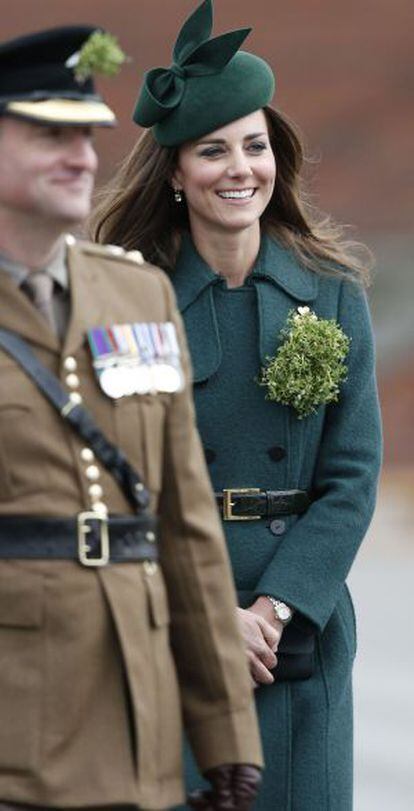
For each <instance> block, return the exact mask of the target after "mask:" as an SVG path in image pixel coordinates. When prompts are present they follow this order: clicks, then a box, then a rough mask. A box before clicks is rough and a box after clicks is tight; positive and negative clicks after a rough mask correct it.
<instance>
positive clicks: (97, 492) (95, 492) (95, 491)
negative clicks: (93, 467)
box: [88, 484, 103, 501]
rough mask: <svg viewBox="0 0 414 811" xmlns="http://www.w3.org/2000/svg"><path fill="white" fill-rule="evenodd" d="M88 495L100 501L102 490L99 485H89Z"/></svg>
mask: <svg viewBox="0 0 414 811" xmlns="http://www.w3.org/2000/svg"><path fill="white" fill-rule="evenodd" d="M88 493H89V495H90V497H91V498H93V499H96V500H98V501H99V499H101V498H102V496H103V489H102V487H101V485H100V484H90V485H89V487H88Z"/></svg>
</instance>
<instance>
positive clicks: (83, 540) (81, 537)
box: [78, 512, 109, 566]
mask: <svg viewBox="0 0 414 811" xmlns="http://www.w3.org/2000/svg"><path fill="white" fill-rule="evenodd" d="M89 521H95V522H98V524H99V544H100V547H101V550H100V551H101V554H100V556H99V557H93V558H90V557H88V554H89V552H90V551H91V547H90V545H89V544H88V543H87V537H88V533H89V532H92V527H91V526H89V523H88V522H89ZM78 558H79V561H80V562H81V563H82V565H83V566H106V565H107V563H109V530H108V518H107V516H106V515H99V513H95V512H83V513H79V514H78Z"/></svg>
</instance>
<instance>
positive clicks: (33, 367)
mask: <svg viewBox="0 0 414 811" xmlns="http://www.w3.org/2000/svg"><path fill="white" fill-rule="evenodd" d="M0 346H1V347H2V348H3V349H4V350H5V351H6V352H7V353H8V354H9V355H10V356H11V357H12V358H13V359H14V360H15V361H17V363H18V364H19V365H20V366H21V367H22V369H23V370H24V371H25V372H26V374H27V375H28V377H30V378H31V379H32V380H33V382H34V383H35V384H36V386H37V387H38V388H39V389H40V391H41V392H42V394H43V395H44V396H45V397H46V399H47V400H49V402H51V403H52V405H53V406H54V407H55V409H56V410H57V411H58V412H59V414H60V415H61V417H62V418H63V419H65V420H66V421H67V422H68V423H69V424H70V425H71V426H72V428H73V429H74V430H75V431H76V432H77V433H78V434H79V435H80V436H81V437H82V439H84V440H85V441H86V442H87V444H88V446H89V447H90V448H92V450H93V451H94V453H95V455H96V457H97V458H98V459H99V461H100V462H102V464H103V465H104V466H105V467H106V469H107V470H108V471H109V472H110V473H111V474H112V476H113V477H114V479H116V481H117V483H118V485H119V486H120V488H121V490H122V491H123V493H124V494H125V496H126V497H127V499H128V501H129V502H130V503H131V504H132V506H133V507H134V510H135V511H136V512H140V511H142V510H144V509H145V508H146V507H148V504H149V493H148V491H147V490H146V488H145V487H144V485H143V483H142V481H141V479H140V477H139V475H138V473H137V472H136V470H134V468H133V467H132V466H131V465H130V464H129V462H128V460H127V459H126V457H125V456H124V454H123V453H122V451H121V450H120V449H119V448H117V447H116V445H113V444H112V442H110V441H109V439H107V438H106V436H105V435H104V434H103V433H102V431H101V430H100V428H98V426H97V425H96V423H95V422H94V419H93V417H92V416H91V414H89V412H88V411H87V410H86V408H83V406H81V405H77V404H75V403H72V401H71V400H70V398H69V395H68V394H67V392H66V391H65V389H64V388H63V386H62V385H61V384H60V381H59V380H58V378H57V377H56V376H55V375H54V374H53V373H52V372H50V371H49V369H47V368H46V366H44V365H43V363H41V362H40V361H39V360H38V358H37V357H36V356H35V355H34V353H33V352H32V350H31V348H30V347H29V345H28V344H27V343H26V342H25V341H24V340H23V338H21V337H20V336H19V335H17V333H15V332H12V331H11V330H7V329H0Z"/></svg>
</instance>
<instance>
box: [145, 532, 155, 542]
mask: <svg viewBox="0 0 414 811" xmlns="http://www.w3.org/2000/svg"><path fill="white" fill-rule="evenodd" d="M145 538H146V540H147V541H149V543H154V541H155V533H154V532H146V533H145Z"/></svg>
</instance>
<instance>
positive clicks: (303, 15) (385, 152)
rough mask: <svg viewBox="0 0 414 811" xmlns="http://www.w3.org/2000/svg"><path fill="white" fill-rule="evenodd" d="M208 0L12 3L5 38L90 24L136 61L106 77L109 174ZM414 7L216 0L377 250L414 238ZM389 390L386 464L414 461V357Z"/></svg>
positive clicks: (329, 207)
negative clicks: (136, 108) (244, 33)
mask: <svg viewBox="0 0 414 811" xmlns="http://www.w3.org/2000/svg"><path fill="white" fill-rule="evenodd" d="M196 2H197V0H70V2H63V1H62V0H14V2H6V0H0V14H1V20H2V26H1V37H2V38H4V39H6V38H8V37H11V36H16V35H18V34H20V33H22V32H24V31H28V30H35V29H36V28H42V27H45V26H52V25H60V24H63V23H65V24H66V23H78V22H90V23H95V24H99V25H102V26H103V27H106V28H108V29H109V30H110V31H112V32H113V33H115V34H116V35H117V36H118V37H119V40H120V42H121V44H122V46H123V47H124V50H126V51H127V53H128V54H129V55H130V56H131V60H132V61H131V62H130V63H129V64H128V65H127V66H126V68H124V70H123V71H122V73H121V75H120V76H119V77H117V78H116V79H115V80H111V81H108V80H106V81H103V82H100V88H101V90H102V91H103V92H104V94H105V95H106V97H107V99H108V101H109V102H110V103H111V104H112V105H113V107H114V108H115V109H116V110H117V113H118V117H119V122H120V127H119V129H118V130H117V132H115V133H113V132H101V133H99V134H98V138H97V143H98V148H99V151H100V154H101V179H105V178H106V177H108V176H109V175H110V174H111V173H112V172H113V169H114V166H115V164H116V163H117V162H118V161H119V160H120V159H121V157H122V156H123V155H124V154H125V153H126V152H127V150H128V149H129V148H130V147H131V145H132V144H133V142H134V140H135V138H136V134H137V129H136V127H135V126H134V125H133V124H132V123H131V121H130V117H131V110H132V108H133V105H134V100H135V98H136V95H137V91H138V87H139V83H140V77H141V76H142V73H143V71H144V70H145V69H146V68H148V67H152V66H155V65H168V64H169V62H170V55H171V47H172V44H173V42H174V39H175V35H176V32H177V30H178V27H179V24H180V23H181V21H183V19H184V18H185V17H186V15H187V14H188V13H189V12H190V11H191V10H192V9H193V8H194V7H195V5H196ZM412 8H413V6H412V0H392V1H391V0H347V2H343V0H297V1H296V2H290V3H282V2H281V3H277V2H276V0H255V2H254V3H252V2H251V0H216V2H215V29H214V30H215V32H216V33H219V32H223V31H224V30H228V29H231V28H236V27H243V26H246V25H252V26H253V28H254V31H253V33H252V34H251V35H250V37H249V39H248V41H247V43H246V47H247V48H250V49H252V50H254V51H256V52H257V53H259V54H260V55H262V56H263V57H264V58H266V59H267V60H268V61H269V62H270V63H271V64H272V66H273V67H274V69H275V71H276V75H277V96H276V103H277V104H278V106H280V107H281V109H283V110H284V111H285V112H286V113H288V115H290V117H291V118H292V119H293V120H295V121H296V122H297V123H298V124H299V126H300V128H301V129H302V131H303V132H304V133H305V134H306V143H307V147H308V153H309V154H310V155H311V156H312V157H313V158H316V159H317V160H318V165H315V164H312V165H311V166H310V167H309V168H308V175H309V176H310V178H311V180H312V191H313V193H314V195H315V201H316V202H317V204H318V205H319V206H320V207H321V208H322V210H324V211H329V212H330V213H332V214H333V216H334V217H335V218H336V219H338V220H339V221H340V222H345V223H353V224H355V225H356V227H357V232H356V233H357V235H359V236H362V237H363V238H364V237H367V236H368V238H369V239H371V237H372V238H373V242H374V243H375V235H376V234H377V235H378V236H379V235H381V238H382V239H383V238H384V236H385V237H387V235H388V234H389V235H394V237H395V235H396V234H405V235H407V234H411V235H412V234H413V220H412V212H413V188H414V183H413V180H414V177H413V175H414V164H413V161H412V145H413V143H414V116H413V111H412V106H413V105H412V101H411V99H412V94H413V90H414V60H413V52H414V38H413V31H414V28H413V24H412V20H413V18H412ZM387 265H388V263H387ZM387 272H389V273H392V272H393V268H392V263H391V267H390V268H389V269H388V266H387ZM396 328H398V324H397V323H396ZM412 348H413V349H414V347H412ZM380 384H381V391H382V396H383V402H384V421H385V434H386V440H387V449H386V459H387V460H388V461H390V462H410V463H414V430H413V429H412V426H411V424H410V421H412V419H413V417H412V415H413V412H414V403H413V400H414V395H413V392H414V368H413V362H412V355H410V354H407V356H406V358H405V359H404V362H403V363H401V365H398V364H395V367H393V365H392V364H391V367H390V365H389V364H388V366H387V369H386V370H384V371H383V373H382V377H381V380H380Z"/></svg>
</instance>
